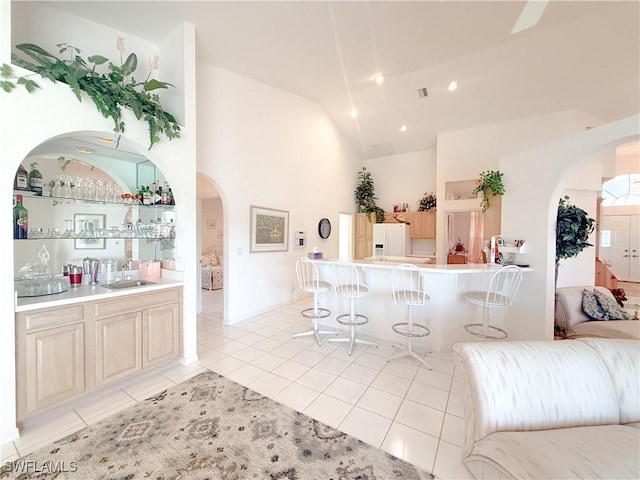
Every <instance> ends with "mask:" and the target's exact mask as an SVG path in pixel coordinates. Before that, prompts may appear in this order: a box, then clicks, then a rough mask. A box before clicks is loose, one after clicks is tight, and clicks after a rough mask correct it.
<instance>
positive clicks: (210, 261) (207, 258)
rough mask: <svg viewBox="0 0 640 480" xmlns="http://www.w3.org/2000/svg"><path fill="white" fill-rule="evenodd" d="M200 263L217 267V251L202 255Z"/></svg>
mask: <svg viewBox="0 0 640 480" xmlns="http://www.w3.org/2000/svg"><path fill="white" fill-rule="evenodd" d="M200 263H201V264H202V265H203V266H205V267H215V266H216V265H217V264H218V259H217V257H216V254H215V253H207V254H206V255H203V256H202V259H201V260H200Z"/></svg>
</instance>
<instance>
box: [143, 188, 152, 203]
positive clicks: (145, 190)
mask: <svg viewBox="0 0 640 480" xmlns="http://www.w3.org/2000/svg"><path fill="white" fill-rule="evenodd" d="M142 204H143V205H151V190H149V187H146V186H145V187H142Z"/></svg>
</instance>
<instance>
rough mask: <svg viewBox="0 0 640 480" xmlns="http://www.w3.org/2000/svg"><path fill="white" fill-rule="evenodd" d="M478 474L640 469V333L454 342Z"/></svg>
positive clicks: (595, 473) (472, 465)
mask: <svg viewBox="0 0 640 480" xmlns="http://www.w3.org/2000/svg"><path fill="white" fill-rule="evenodd" d="M454 354H455V356H456V361H457V365H458V368H461V369H462V375H463V398H464V414H465V442H464V447H463V452H462V458H463V462H464V463H465V465H466V466H467V468H468V469H469V470H470V471H471V473H472V474H473V475H474V477H475V478H500V479H506V478H508V479H523V478H527V479H529V478H531V479H534V478H535V479H576V478H601V479H638V478H640V341H637V340H628V339H602V338H585V339H578V340H561V341H548V342H544V341H539V342H533V341H531V342H482V343H460V344H457V345H454Z"/></svg>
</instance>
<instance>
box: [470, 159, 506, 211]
mask: <svg viewBox="0 0 640 480" xmlns="http://www.w3.org/2000/svg"><path fill="white" fill-rule="evenodd" d="M502 175H503V173H502V172H500V171H497V170H487V171H485V172H482V173H481V174H480V180H479V183H478V185H476V188H474V189H473V192H472V193H473V194H475V195H477V194H478V193H482V200H481V201H480V208H481V210H482V213H484V212H486V211H487V210H488V209H489V206H490V205H489V195H491V196H492V197H495V196H496V195H504V185H503V183H502Z"/></svg>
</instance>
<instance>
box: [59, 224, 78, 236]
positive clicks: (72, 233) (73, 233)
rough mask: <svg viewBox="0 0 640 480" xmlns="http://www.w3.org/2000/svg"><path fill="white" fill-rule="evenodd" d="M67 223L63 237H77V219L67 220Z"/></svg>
mask: <svg viewBox="0 0 640 480" xmlns="http://www.w3.org/2000/svg"><path fill="white" fill-rule="evenodd" d="M65 223H66V224H67V227H66V229H65V231H64V232H63V233H62V238H76V231H75V228H74V227H75V223H76V221H75V220H65Z"/></svg>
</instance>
